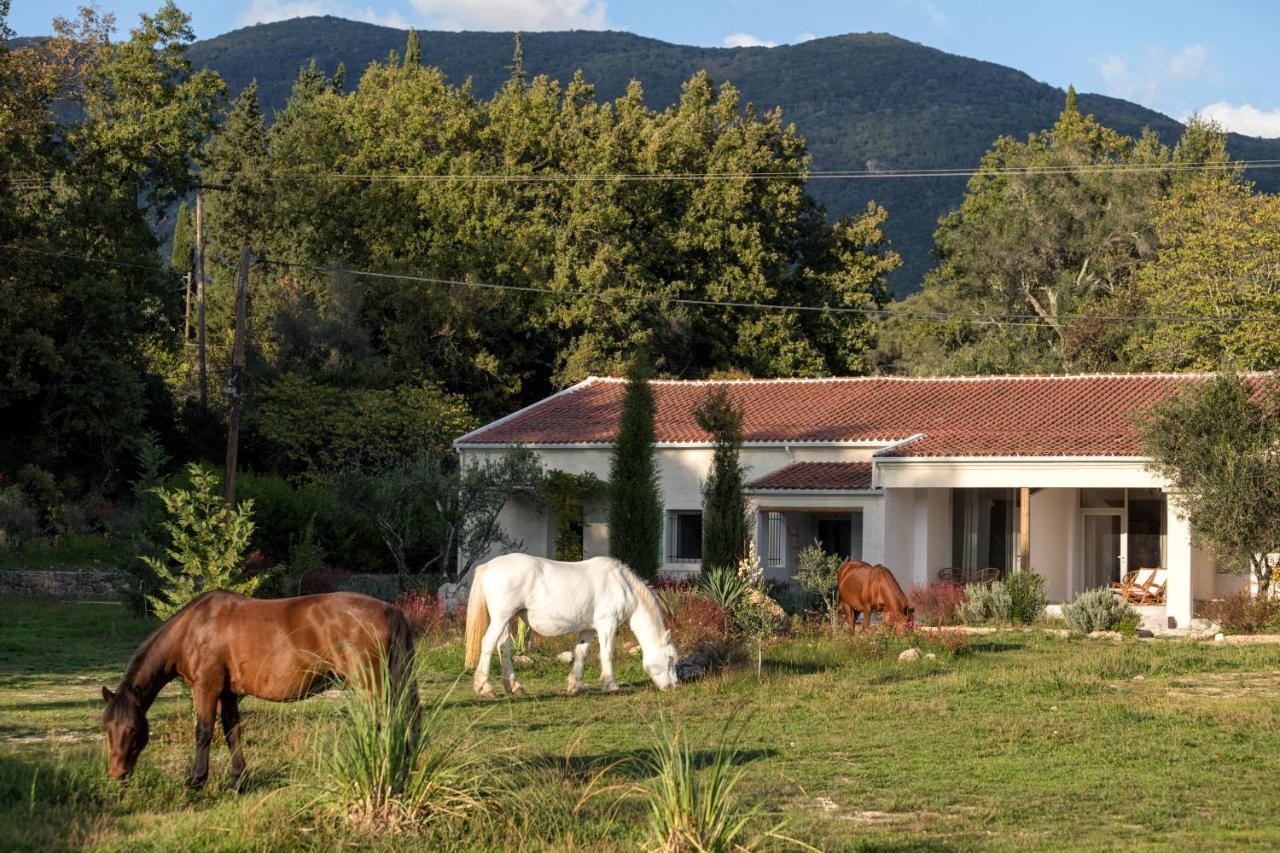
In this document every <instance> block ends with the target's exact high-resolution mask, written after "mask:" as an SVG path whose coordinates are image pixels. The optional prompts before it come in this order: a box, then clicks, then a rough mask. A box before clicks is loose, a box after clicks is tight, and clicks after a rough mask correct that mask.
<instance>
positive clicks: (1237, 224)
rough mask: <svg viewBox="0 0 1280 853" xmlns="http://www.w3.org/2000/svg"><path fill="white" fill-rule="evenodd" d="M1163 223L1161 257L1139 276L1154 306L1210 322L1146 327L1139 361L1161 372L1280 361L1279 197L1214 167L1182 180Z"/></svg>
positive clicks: (1158, 312) (1159, 221) (1138, 339)
mask: <svg viewBox="0 0 1280 853" xmlns="http://www.w3.org/2000/svg"><path fill="white" fill-rule="evenodd" d="M1155 224H1156V236H1157V240H1158V242H1159V249H1158V251H1157V255H1156V257H1155V258H1153V259H1151V260H1150V261H1149V262H1148V263H1147V264H1145V265H1144V266H1143V268H1142V269H1141V270H1140V271H1139V274H1138V276H1137V289H1138V291H1139V293H1140V294H1141V296H1142V298H1143V300H1144V302H1145V304H1146V306H1147V310H1148V312H1149V313H1150V314H1151V315H1152V316H1156V317H1205V318H1207V319H1206V320H1205V321H1204V322H1176V321H1175V322H1162V321H1154V322H1152V323H1149V324H1147V325H1146V326H1145V327H1144V328H1143V330H1142V334H1140V335H1135V337H1134V339H1133V340H1132V342H1131V344H1130V348H1131V349H1132V350H1133V351H1134V352H1135V359H1136V360H1137V361H1139V363H1140V364H1141V365H1142V366H1143V367H1147V368H1152V369H1156V370H1214V369H1219V368H1222V369H1227V370H1272V369H1274V368H1276V367H1280V338H1278V337H1277V335H1276V334H1275V328H1276V323H1277V322H1280V289H1278V288H1277V281H1280V273H1277V270H1280V196H1278V195H1265V194H1259V193H1254V192H1253V191H1252V188H1251V187H1250V186H1249V185H1248V184H1247V183H1243V182H1241V181H1240V180H1238V178H1237V175H1236V174H1235V173H1234V172H1232V171H1229V170H1224V171H1206V172H1203V173H1199V174H1196V175H1194V176H1193V177H1191V178H1189V179H1186V180H1183V181H1180V182H1179V183H1178V184H1177V186H1175V187H1174V189H1173V191H1172V192H1171V193H1170V195H1169V197H1168V198H1167V199H1165V200H1164V201H1163V202H1162V203H1161V204H1160V207H1159V209H1158V210H1157V212H1156V217H1155ZM1231 317H1250V318H1255V319H1250V320H1245V321H1239V322H1237V321H1234V320H1230V319H1228V318H1231ZM1211 318H1221V319H1218V320H1215V319H1211Z"/></svg>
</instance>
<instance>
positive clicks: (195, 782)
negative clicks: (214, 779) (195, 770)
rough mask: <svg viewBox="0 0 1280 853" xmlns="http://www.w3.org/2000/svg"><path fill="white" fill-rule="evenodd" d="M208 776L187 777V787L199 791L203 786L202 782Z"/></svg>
mask: <svg viewBox="0 0 1280 853" xmlns="http://www.w3.org/2000/svg"><path fill="white" fill-rule="evenodd" d="M208 779H209V777H208V776H189V777H187V788H189V789H190V790H192V791H199V790H200V789H201V788H203V787H204V783H205V782H206V781H208Z"/></svg>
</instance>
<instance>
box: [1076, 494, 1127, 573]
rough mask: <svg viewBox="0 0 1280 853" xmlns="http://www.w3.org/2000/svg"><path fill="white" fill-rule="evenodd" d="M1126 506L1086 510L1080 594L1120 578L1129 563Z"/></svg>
mask: <svg viewBox="0 0 1280 853" xmlns="http://www.w3.org/2000/svg"><path fill="white" fill-rule="evenodd" d="M1125 527H1126V525H1125V514H1124V510H1111V511H1108V510H1092V511H1090V510H1085V512H1084V565H1083V566H1082V567H1081V569H1082V571H1081V573H1080V574H1081V577H1080V586H1079V589H1077V590H1076V593H1077V594H1079V593H1081V592H1084V591H1086V590H1090V589H1096V588H1098V587H1100V586H1106V585H1107V584H1109V583H1111V582H1112V581H1118V580H1121V579H1122V578H1123V576H1124V572H1125V569H1126V566H1127V563H1128V541H1127V539H1128V537H1126V536H1125V532H1126V531H1125Z"/></svg>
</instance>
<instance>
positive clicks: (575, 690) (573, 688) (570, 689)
mask: <svg viewBox="0 0 1280 853" xmlns="http://www.w3.org/2000/svg"><path fill="white" fill-rule="evenodd" d="M564 692H565V693H568V694H569V695H570V696H577V695H578V694H579V693H581V692H582V685H581V684H575V683H573V682H572V681H570V682H569V684H568V685H567V686H566V687H565V689H564Z"/></svg>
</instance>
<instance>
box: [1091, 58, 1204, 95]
mask: <svg viewBox="0 0 1280 853" xmlns="http://www.w3.org/2000/svg"><path fill="white" fill-rule="evenodd" d="M1093 64H1094V66H1095V67H1096V68H1097V69H1098V73H1099V74H1101V75H1102V80H1103V84H1104V85H1103V88H1104V90H1105V91H1106V93H1107V94H1108V95H1114V96H1115V97H1117V98H1125V99H1126V100H1130V101H1137V102H1139V103H1142V104H1146V105H1148V106H1150V105H1151V104H1153V103H1154V102H1156V101H1157V100H1158V98H1159V96H1160V95H1163V94H1166V93H1167V91H1168V90H1169V89H1170V88H1174V89H1176V88H1178V87H1179V86H1180V85H1181V84H1184V83H1189V82H1192V81H1195V80H1199V79H1201V78H1203V77H1205V76H1207V75H1209V74H1210V73H1211V72H1212V69H1211V67H1210V64H1209V50H1208V49H1207V48H1205V47H1204V46H1203V45H1199V44H1189V45H1187V46H1186V47H1184V48H1182V50H1179V51H1178V52H1177V53H1170V52H1169V51H1168V50H1166V49H1165V48H1163V47H1159V46H1156V47H1151V48H1148V49H1147V50H1146V52H1145V53H1143V54H1142V55H1141V56H1139V57H1138V58H1137V59H1133V58H1131V57H1124V56H1118V55H1114V54H1113V55H1111V56H1104V57H1102V58H1101V59H1094V60H1093Z"/></svg>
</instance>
